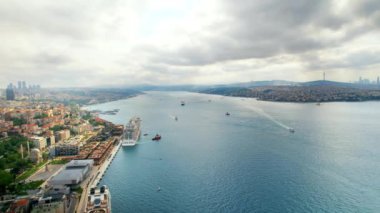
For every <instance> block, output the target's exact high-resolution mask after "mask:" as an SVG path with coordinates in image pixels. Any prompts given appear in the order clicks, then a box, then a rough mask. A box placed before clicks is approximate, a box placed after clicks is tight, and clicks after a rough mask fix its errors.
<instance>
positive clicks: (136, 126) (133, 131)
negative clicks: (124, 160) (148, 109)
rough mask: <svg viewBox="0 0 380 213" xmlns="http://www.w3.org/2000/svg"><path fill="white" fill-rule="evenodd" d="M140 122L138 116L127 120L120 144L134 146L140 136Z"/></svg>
mask: <svg viewBox="0 0 380 213" xmlns="http://www.w3.org/2000/svg"><path fill="white" fill-rule="evenodd" d="M140 124H141V119H140V118H139V117H133V118H132V119H131V120H129V122H128V124H127V125H126V126H125V130H124V137H123V140H122V143H121V145H122V146H134V145H136V143H137V141H138V140H139V138H140V133H141V130H140Z"/></svg>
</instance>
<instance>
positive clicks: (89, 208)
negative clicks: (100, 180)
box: [86, 185, 111, 213]
mask: <svg viewBox="0 0 380 213" xmlns="http://www.w3.org/2000/svg"><path fill="white" fill-rule="evenodd" d="M86 212H87V213H111V194H110V191H109V189H108V187H107V186H106V185H103V186H101V187H100V188H91V189H90V193H89V194H88V197H87V205H86Z"/></svg>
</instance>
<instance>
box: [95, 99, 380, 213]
mask: <svg viewBox="0 0 380 213" xmlns="http://www.w3.org/2000/svg"><path fill="white" fill-rule="evenodd" d="M182 100H183V101H185V102H186V105H185V106H183V107H181V106H180V101H182ZM88 109H99V110H112V109H120V112H119V113H118V114H117V115H102V117H103V118H104V119H107V120H109V121H111V122H114V123H117V124H125V123H127V122H128V120H129V119H130V118H131V117H132V116H134V115H138V116H139V117H141V119H142V133H148V134H149V135H148V136H142V137H141V140H140V141H139V144H138V145H136V146H135V147H133V148H126V147H122V148H121V149H120V150H119V152H118V153H117V155H116V157H115V159H114V161H113V163H112V164H111V165H110V167H109V168H108V170H107V172H106V174H105V176H104V178H103V180H102V182H101V184H106V185H108V186H109V188H110V190H111V194H112V211H113V212H379V211H380V178H379V177H380V102H363V103H322V104H321V106H317V105H315V104H299V103H274V102H262V101H256V100H255V99H244V98H243V99H242V98H233V97H221V96H215V95H205V94H196V93H187V92H148V93H147V94H144V95H140V96H137V97H134V98H130V99H126V100H120V101H115V102H109V103H104V104H99V105H93V106H90V107H88ZM226 112H229V113H230V114H231V115H230V116H225V113H226ZM175 116H177V117H178V121H175V119H174V117H175ZM288 128H294V129H295V133H294V134H292V133H290V132H289V130H288ZM156 133H159V134H161V135H162V140H161V141H160V142H152V141H151V138H152V137H153V136H154V135H155V134H156ZM158 187H160V189H161V190H160V191H158V190H157V189H158Z"/></svg>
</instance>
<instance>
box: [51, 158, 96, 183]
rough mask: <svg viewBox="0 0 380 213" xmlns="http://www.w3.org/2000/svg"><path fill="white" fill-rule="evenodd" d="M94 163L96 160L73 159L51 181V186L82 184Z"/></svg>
mask: <svg viewBox="0 0 380 213" xmlns="http://www.w3.org/2000/svg"><path fill="white" fill-rule="evenodd" d="M93 165H94V160H92V159H87V160H72V161H70V162H69V163H67V164H66V165H65V169H63V170H61V171H60V172H59V173H58V174H57V175H56V176H54V177H53V178H52V179H51V180H50V181H49V185H50V186H62V185H67V186H71V185H77V184H80V183H81V182H82V181H83V180H84V179H86V177H87V176H88V175H89V174H90V172H91V169H92V167H93Z"/></svg>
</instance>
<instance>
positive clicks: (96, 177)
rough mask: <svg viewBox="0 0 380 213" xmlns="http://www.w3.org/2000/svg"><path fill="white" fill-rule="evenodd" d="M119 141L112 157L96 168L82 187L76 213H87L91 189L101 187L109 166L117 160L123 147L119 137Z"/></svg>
mask: <svg viewBox="0 0 380 213" xmlns="http://www.w3.org/2000/svg"><path fill="white" fill-rule="evenodd" d="M117 140H118V143H117V144H116V146H114V147H113V150H112V151H111V152H110V155H109V156H108V157H107V159H106V160H105V161H104V162H103V163H102V164H100V165H99V166H94V168H93V169H92V171H91V174H90V175H89V177H88V178H87V180H86V181H83V182H82V184H81V187H82V188H83V192H82V195H81V198H80V201H79V203H78V206H77V209H76V212H85V210H86V205H87V194H88V191H89V189H90V188H92V187H96V186H98V185H99V183H100V181H101V180H102V178H103V176H104V174H105V172H106V171H107V169H108V166H109V165H111V163H112V161H113V159H114V158H115V156H116V154H117V152H118V151H119V149H120V147H121V137H119V138H118V139H117ZM111 193H112V192H111Z"/></svg>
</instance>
